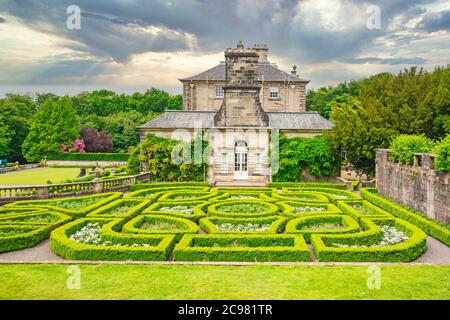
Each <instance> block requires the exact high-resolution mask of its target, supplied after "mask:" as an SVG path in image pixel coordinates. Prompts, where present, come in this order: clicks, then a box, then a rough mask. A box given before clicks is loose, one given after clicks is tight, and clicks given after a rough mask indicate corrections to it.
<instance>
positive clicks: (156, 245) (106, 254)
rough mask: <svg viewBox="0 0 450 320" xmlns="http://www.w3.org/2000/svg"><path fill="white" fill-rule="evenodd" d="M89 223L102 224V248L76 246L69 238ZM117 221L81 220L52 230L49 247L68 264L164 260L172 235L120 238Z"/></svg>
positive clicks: (83, 244)
mask: <svg viewBox="0 0 450 320" xmlns="http://www.w3.org/2000/svg"><path fill="white" fill-rule="evenodd" d="M89 223H99V224H101V229H100V237H101V241H103V245H94V244H85V243H82V242H76V241H74V240H71V239H70V238H69V237H70V236H71V235H73V234H74V233H75V232H77V231H79V230H80V229H82V228H83V227H86V226H87V225H88V224H89ZM122 226H123V221H122V220H118V219H113V220H108V219H93V218H88V219H80V220H76V221H73V222H71V223H68V224H66V225H64V226H62V227H60V228H58V229H56V230H54V231H53V232H52V234H51V237H50V247H51V249H52V250H53V252H55V253H56V254H57V255H59V256H61V257H63V258H64V259H69V260H160V261H161V260H162V261H164V260H167V258H168V256H169V254H170V252H171V251H172V249H173V247H174V245H175V236H174V235H145V234H122V233H119V232H118V231H119V230H120V229H121V228H122Z"/></svg>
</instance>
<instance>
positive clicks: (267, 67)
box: [180, 62, 309, 82]
mask: <svg viewBox="0 0 450 320" xmlns="http://www.w3.org/2000/svg"><path fill="white" fill-rule="evenodd" d="M256 73H257V74H258V76H259V77H260V79H261V78H262V76H263V75H264V80H265V81H285V80H286V81H291V82H292V81H294V82H295V81H297V82H309V80H305V79H302V78H299V77H297V76H294V75H292V74H290V73H287V72H285V71H283V70H281V69H279V68H277V67H275V66H273V65H272V64H270V63H269V62H259V63H258V65H257V66H256ZM189 80H209V81H214V80H220V81H225V63H220V64H219V65H217V66H215V67H213V68H211V69H208V70H206V71H204V72H202V73H199V74H197V75H195V76H192V77H187V78H182V79H180V81H189Z"/></svg>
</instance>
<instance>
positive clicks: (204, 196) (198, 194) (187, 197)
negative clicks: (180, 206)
mask: <svg viewBox="0 0 450 320" xmlns="http://www.w3.org/2000/svg"><path fill="white" fill-rule="evenodd" d="M213 197H217V192H207V191H169V192H165V193H164V194H163V195H162V196H160V197H159V199H158V201H164V202H169V201H170V202H180V201H183V202H186V201H201V200H206V201H207V200H208V199H211V198H213Z"/></svg>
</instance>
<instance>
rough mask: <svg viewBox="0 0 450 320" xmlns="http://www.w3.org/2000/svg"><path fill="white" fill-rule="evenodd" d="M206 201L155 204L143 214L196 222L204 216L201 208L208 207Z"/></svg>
mask: <svg viewBox="0 0 450 320" xmlns="http://www.w3.org/2000/svg"><path fill="white" fill-rule="evenodd" d="M209 204H210V203H209V202H206V201H186V202H156V203H154V204H152V205H151V206H150V207H148V208H147V209H145V210H144V211H143V214H152V215H155V214H156V215H165V216H172V217H178V218H184V219H188V220H191V221H195V222H198V221H199V220H200V218H203V217H205V216H206V214H205V213H204V212H203V210H202V208H203V206H205V205H209Z"/></svg>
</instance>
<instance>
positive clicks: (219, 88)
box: [216, 84, 223, 98]
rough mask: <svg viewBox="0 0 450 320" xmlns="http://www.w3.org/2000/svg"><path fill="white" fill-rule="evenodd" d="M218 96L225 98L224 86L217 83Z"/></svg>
mask: <svg viewBox="0 0 450 320" xmlns="http://www.w3.org/2000/svg"><path fill="white" fill-rule="evenodd" d="M216 98H223V88H222V85H220V84H216Z"/></svg>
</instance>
